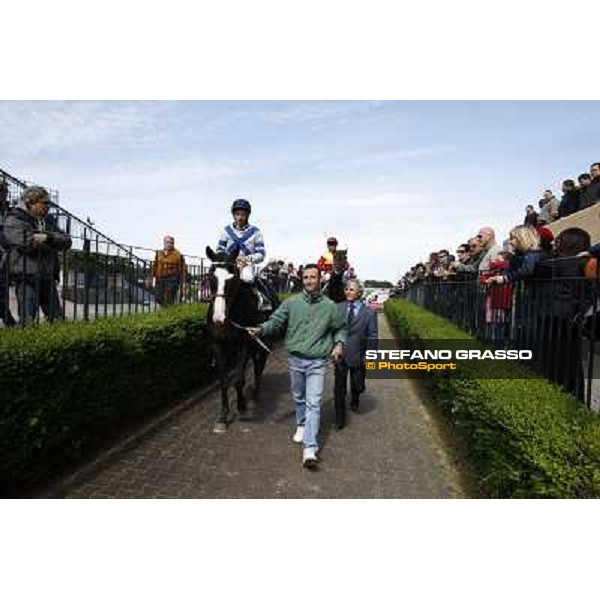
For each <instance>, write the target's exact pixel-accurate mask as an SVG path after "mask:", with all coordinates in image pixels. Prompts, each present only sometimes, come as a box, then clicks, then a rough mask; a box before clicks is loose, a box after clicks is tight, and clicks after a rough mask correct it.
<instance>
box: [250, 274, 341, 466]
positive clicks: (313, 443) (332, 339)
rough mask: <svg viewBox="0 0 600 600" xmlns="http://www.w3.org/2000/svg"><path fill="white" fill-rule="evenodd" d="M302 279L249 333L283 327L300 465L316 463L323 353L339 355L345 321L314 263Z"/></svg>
mask: <svg viewBox="0 0 600 600" xmlns="http://www.w3.org/2000/svg"><path fill="white" fill-rule="evenodd" d="M302 284H303V287H304V289H303V291H302V293H301V294H297V295H295V296H291V297H290V298H288V299H287V300H286V301H285V302H284V303H283V304H282V305H281V306H280V307H279V308H278V309H277V310H276V311H275V312H274V313H273V314H272V315H271V318H270V319H269V320H268V321H267V322H266V323H263V324H262V325H261V326H260V327H255V328H251V329H249V332H250V335H252V336H253V337H256V336H258V335H265V336H271V335H275V334H277V333H281V332H283V331H285V338H284V341H285V346H286V348H287V350H288V352H289V357H288V367H289V370H290V381H291V391H292V396H293V397H294V400H295V402H296V432H295V433H294V436H293V438H292V439H293V440H294V442H297V443H303V444H304V452H303V454H302V464H303V465H304V466H305V467H307V468H314V467H316V464H317V460H318V459H317V452H318V450H319V446H318V442H317V437H318V434H319V425H320V420H321V399H322V397H323V388H324V384H325V368H326V366H327V358H328V357H330V358H331V359H333V360H338V359H341V358H342V357H343V355H344V345H345V343H346V336H347V328H348V326H347V323H346V320H345V319H344V318H343V316H342V315H341V313H340V311H339V310H338V308H337V306H336V304H335V303H334V302H332V301H331V300H330V299H329V298H327V297H326V296H323V294H322V293H321V275H320V272H319V269H318V267H317V265H315V264H310V265H306V266H305V267H304V270H303V273H302Z"/></svg>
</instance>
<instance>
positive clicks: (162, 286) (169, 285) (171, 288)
mask: <svg viewBox="0 0 600 600" xmlns="http://www.w3.org/2000/svg"><path fill="white" fill-rule="evenodd" d="M163 243H164V250H162V251H161V252H157V253H156V259H155V260H154V262H153V263H152V268H151V274H152V277H153V278H154V279H155V288H156V301H157V302H158V303H159V304H160V305H161V306H168V305H170V304H175V301H176V300H177V294H178V292H179V288H180V287H181V288H185V286H186V283H187V276H188V274H187V267H186V265H185V260H184V258H183V255H182V254H181V253H180V252H179V250H176V249H175V238H173V237H172V236H170V235H168V236H166V237H165V238H164V240H163Z"/></svg>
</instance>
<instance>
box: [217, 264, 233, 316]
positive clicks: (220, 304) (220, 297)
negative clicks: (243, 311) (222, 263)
mask: <svg viewBox="0 0 600 600" xmlns="http://www.w3.org/2000/svg"><path fill="white" fill-rule="evenodd" d="M214 275H215V277H216V278H217V297H216V298H215V305H214V307H213V323H221V324H223V323H225V317H226V316H227V315H226V310H225V309H226V304H225V282H226V281H227V280H228V279H231V278H232V277H233V273H230V272H229V271H228V270H227V269H223V268H222V267H219V268H217V269H215V273H214Z"/></svg>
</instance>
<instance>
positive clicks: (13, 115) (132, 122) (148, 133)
mask: <svg viewBox="0 0 600 600" xmlns="http://www.w3.org/2000/svg"><path fill="white" fill-rule="evenodd" d="M176 118H177V117H176V114H175V112H174V106H173V105H171V104H165V103H158V102H126V103H122V102H0V131H2V136H0V150H1V151H2V153H3V155H4V156H5V157H9V156H10V157H15V156H16V157H19V156H21V157H22V156H29V157H31V156H34V157H35V156H37V155H39V154H42V153H44V152H52V151H57V150H65V149H74V148H75V149H77V148H82V147H90V146H92V147H96V148H98V147H100V146H102V145H103V144H109V143H114V144H118V145H119V146H121V147H127V146H136V147H140V146H142V147H144V146H148V145H154V144H157V143H159V142H160V141H161V139H163V137H164V136H165V135H166V132H167V130H168V128H169V126H171V125H172V124H173V123H174V121H175V119H176Z"/></svg>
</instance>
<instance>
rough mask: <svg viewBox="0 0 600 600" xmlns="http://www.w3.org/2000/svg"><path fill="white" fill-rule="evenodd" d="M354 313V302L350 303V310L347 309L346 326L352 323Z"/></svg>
mask: <svg viewBox="0 0 600 600" xmlns="http://www.w3.org/2000/svg"><path fill="white" fill-rule="evenodd" d="M354 312H355V308H354V302H351V303H350V308H349V309H348V325H350V323H352V321H354Z"/></svg>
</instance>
